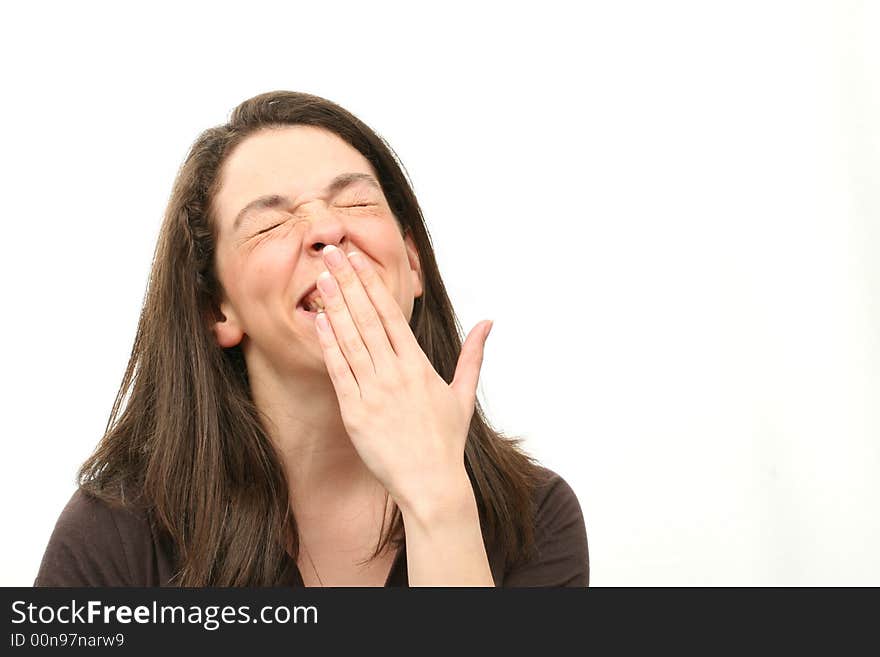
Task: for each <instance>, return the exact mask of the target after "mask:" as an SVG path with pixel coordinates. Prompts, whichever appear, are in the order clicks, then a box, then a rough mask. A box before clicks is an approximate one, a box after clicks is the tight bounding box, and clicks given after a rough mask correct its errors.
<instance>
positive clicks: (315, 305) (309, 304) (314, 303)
mask: <svg viewBox="0 0 880 657" xmlns="http://www.w3.org/2000/svg"><path fill="white" fill-rule="evenodd" d="M303 306H304V307H305V309H306V310H308V311H309V312H311V313H316V312H318V311H321V310H324V300H323V299H322V298H321V296H320V295H319V294H318V293H317V292H315V293H314V294H313V295H311V296H310V297H308V298H307V299H306V300H305V301H304V302H303Z"/></svg>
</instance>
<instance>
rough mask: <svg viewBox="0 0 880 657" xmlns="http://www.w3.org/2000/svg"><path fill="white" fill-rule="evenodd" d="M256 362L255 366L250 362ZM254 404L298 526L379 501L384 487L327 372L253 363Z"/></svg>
mask: <svg viewBox="0 0 880 657" xmlns="http://www.w3.org/2000/svg"><path fill="white" fill-rule="evenodd" d="M251 361H255V362H251ZM248 372H249V376H250V382H251V393H252V395H253V399H254V403H255V404H256V406H257V408H258V409H259V410H260V411H261V412H262V414H263V415H264V417H265V418H266V419H267V420H268V421H267V422H266V429H267V431H268V433H269V435H270V438H271V439H272V441H273V443H274V444H275V446H276V449H277V450H278V452H279V454H280V456H281V459H282V464H283V467H284V470H285V473H286V475H287V481H288V485H289V486H290V491H289V492H290V500H291V505H292V507H293V509H294V512H295V515H296V517H297V521H298V522H308V520H309V519H312V518H325V519H326V518H332V517H338V516H339V514H340V513H342V514H345V513H346V512H348V513H349V514H350V513H352V512H353V509H352V505H360V506H361V507H362V506H363V503H364V500H365V498H367V499H370V500H372V499H375V498H377V497H378V496H379V495H381V497H382V499H383V500H384V488H383V487H382V485H381V483H380V482H379V481H378V480H377V479H376V478H375V476H374V475H373V474H372V473H371V472H370V470H369V469H368V468H367V467H366V465H365V464H364V462H363V460H361V458H360V455H359V454H358V453H357V450H356V449H355V448H354V445H353V444H352V442H351V439H350V438H349V437H348V433H347V432H346V430H345V425H344V424H343V422H342V414H341V412H340V410H339V401H338V399H337V397H336V391H335V389H334V388H333V384H332V382H331V381H330V377H329V375H328V374H327V371H326V369H324V368H323V365H321V367H320V368H313V369H312V370H311V371H302V372H298V373H297V374H296V375H295V376H294V375H290V374H289V373H283V372H280V371H279V370H277V369H274V368H270V367H262V366H261V364H260V360H259V359H256V358H252V359H249V362H248Z"/></svg>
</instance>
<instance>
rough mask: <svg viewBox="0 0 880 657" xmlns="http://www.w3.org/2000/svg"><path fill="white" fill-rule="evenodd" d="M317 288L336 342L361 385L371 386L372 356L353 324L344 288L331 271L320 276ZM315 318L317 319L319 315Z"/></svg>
mask: <svg viewBox="0 0 880 657" xmlns="http://www.w3.org/2000/svg"><path fill="white" fill-rule="evenodd" d="M318 291H319V292H320V293H321V298H322V299H323V301H324V310H325V312H326V313H327V319H329V320H330V326H332V327H333V334H334V335H335V336H336V343H337V345H338V347H339V349H340V351H341V352H342V354H343V356H345V359H346V360H347V361H348V365H349V367H350V368H351V372H352V374H354V376H355V379H357V382H358V386H359V387H363V386H365V385H369V383H370V381H372V380H373V379H374V378H375V376H376V369H375V367H374V365H373V359H372V358H371V357H370V352H369V351H367V346H366V345H365V344H364V341H363V340H362V339H361V335H360V333H358V330H357V327H356V326H355V325H354V320H353V319H352V318H351V315H350V314H349V312H348V306H346V305H345V298H344V297H343V296H342V291H341V290H340V289H339V284H338V283H337V282H336V279H335V278H333V274H331V273H330V272H328V271H322V272H321V274H320V275H319V276H318ZM315 319H316V321H317V317H316V318H315Z"/></svg>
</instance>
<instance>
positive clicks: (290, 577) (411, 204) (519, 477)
mask: <svg viewBox="0 0 880 657" xmlns="http://www.w3.org/2000/svg"><path fill="white" fill-rule="evenodd" d="M490 328H491V323H490V322H481V323H479V324H478V325H477V326H476V327H474V329H472V330H471V332H470V334H469V335H468V337H467V339H466V340H465V342H464V344H463V345H462V343H461V342H460V338H459V333H458V328H457V322H456V319H455V316H454V313H453V310H452V307H451V304H450V302H449V298H448V297H447V294H446V290H445V288H444V286H443V282H442V280H441V278H440V274H439V272H438V270H437V264H436V262H435V260H434V255H433V252H432V248H431V244H430V239H429V236H428V232H427V230H426V228H425V225H424V221H423V218H422V214H421V210H420V208H419V205H418V202H417V201H416V198H415V196H414V195H413V192H412V190H411V188H410V186H409V184H408V182H407V180H406V179H405V177H404V175H403V173H402V171H401V168H400V167H399V165H398V164H397V161H396V159H395V157H394V156H393V155H392V151H391V150H390V149H389V148H388V146H387V145H386V144H385V142H384V141H383V140H382V139H381V138H380V137H379V136H377V135H376V134H375V133H374V132H373V131H372V130H370V128H368V127H367V126H366V125H364V124H363V123H362V122H361V121H359V120H358V119H357V118H356V117H354V116H353V115H351V114H350V113H349V112H347V111H346V110H344V109H343V108H341V107H339V106H337V105H335V104H333V103H331V102H329V101H327V100H325V99H322V98H318V97H315V96H311V95H308V94H302V93H292V92H273V93H266V94H262V95H259V96H256V97H254V98H251V99H250V100H247V101H245V102H244V103H242V104H241V105H239V106H238V107H237V108H236V109H235V110H234V111H233V113H232V116H231V118H230V121H229V122H228V123H227V124H226V125H222V126H219V127H215V128H212V129H209V130H207V131H205V132H204V133H203V134H202V135H201V136H200V137H199V138H198V139H197V141H196V142H195V144H194V146H193V147H192V149H191V151H190V153H189V155H188V157H187V159H186V161H185V162H184V164H183V166H182V168H181V170H180V172H179V174H178V177H177V180H176V182H175V185H174V189H173V192H172V196H171V200H170V202H169V205H168V209H167V212H166V215H165V220H164V223H163V226H162V229H161V233H160V236H159V243H158V246H157V249H156V254H155V258H154V262H153V270H152V275H151V278H150V283H149V289H148V292H147V296H146V300H145V303H144V307H143V311H142V314H141V318H140V323H139V325H138V331H137V336H136V338H135V344H134V348H133V350H132V355H131V359H130V361H129V364H128V368H127V370H126V373H125V376H124V378H123V382H122V385H121V387H120V390H119V393H118V395H117V398H116V402H115V404H114V406H113V410H112V412H111V416H110V421H109V422H108V425H107V431H106V433H105V435H104V438H103V439H102V441H101V443H100V445H99V446H98V448H97V450H96V451H95V453H94V454H93V455H92V456H91V458H89V460H88V461H87V462H86V463H85V464H84V465H83V467H82V468H81V470H80V473H79V490H78V491H77V492H76V493H75V494H74V495H73V497H72V499H71V500H70V502H69V503H68V505H67V507H65V509H64V511H63V512H62V514H61V517H60V519H59V521H58V524H57V526H56V528H55V531H54V533H53V535H52V537H51V539H50V542H49V546H48V548H47V550H46V554H45V555H44V558H43V562H42V565H41V567H40V571H39V573H38V575H37V578H36V582H35V584H36V585H45V586H89V585H98V586H100V585H104V586H108V585H109V586H115V585H119V586H140V585H180V586H247V585H249V586H277V585H284V584H289V585H299V586H303V585H305V586H313V585H318V586H382V585H391V586H407V585H409V586H434V585H449V586H495V585H498V586H586V585H587V584H588V573H589V566H588V556H587V542H586V531H585V529H584V521H583V516H582V514H581V510H580V507H579V505H578V501H577V498H576V497H575V495H574V493H573V492H572V490H571V488H570V487H569V486H568V485H567V483H566V482H565V481H564V480H563V479H561V478H560V477H559V476H558V475H556V474H555V473H553V472H551V471H550V470H547V469H545V468H542V467H541V466H540V465H538V464H537V463H536V462H535V461H534V459H532V458H531V457H529V456H527V455H525V454H524V453H523V452H522V451H520V449H519V447H518V443H519V442H520V441H519V440H511V439H508V438H505V437H503V436H502V435H500V434H499V433H498V432H496V431H494V430H493V429H491V428H490V426H489V423H488V422H487V420H486V419H485V418H484V417H483V414H482V410H481V409H480V407H479V404H477V403H476V399H475V395H476V387H477V380H478V376H479V370H480V366H481V363H482V357H483V345H484V343H485V340H486V337H487V335H488V331H489V329H490ZM124 402H125V403H124ZM123 407H124V408H123ZM475 411H476V412H475Z"/></svg>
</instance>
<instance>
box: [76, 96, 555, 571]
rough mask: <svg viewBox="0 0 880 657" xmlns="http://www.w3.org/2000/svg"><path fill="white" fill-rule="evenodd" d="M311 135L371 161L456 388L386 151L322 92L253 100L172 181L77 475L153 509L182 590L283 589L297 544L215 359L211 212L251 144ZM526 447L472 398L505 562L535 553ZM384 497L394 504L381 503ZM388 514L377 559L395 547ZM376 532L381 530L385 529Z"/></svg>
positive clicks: (406, 190)
mask: <svg viewBox="0 0 880 657" xmlns="http://www.w3.org/2000/svg"><path fill="white" fill-rule="evenodd" d="M285 125H311V126H316V127H321V128H324V129H327V130H330V131H332V132H333V133H335V134H336V135H338V136H339V137H340V138H342V139H343V140H344V141H346V142H347V143H348V144H350V145H351V146H352V147H354V148H355V149H357V150H358V151H359V152H360V153H361V154H363V156H364V157H365V158H366V159H367V160H368V161H369V162H370V163H371V164H372V165H373V167H374V168H375V171H376V173H377V175H378V178H379V181H380V183H381V185H382V189H383V191H384V193H385V196H386V198H387V200H388V203H389V205H390V207H391V210H392V212H393V213H394V215H395V217H397V219H398V221H399V222H400V224H401V227H402V229H403V230H404V231H405V233H408V234H410V235H411V236H412V238H413V240H414V242H415V244H416V246H417V248H418V255H419V262H420V264H421V269H422V276H423V282H424V285H423V287H424V291H423V294H422V296H421V297H418V298H416V299H415V302H414V306H413V312H412V319H411V322H410V326H411V328H412V330H413V333H414V335H415V336H416V338H417V339H418V342H419V344H420V345H421V347H422V349H423V350H424V352H425V354H426V355H427V356H428V358H429V359H430V361H431V363H432V364H433V365H434V368H435V369H436V370H437V372H438V373H439V374H440V375H441V376H442V377H443V379H444V380H445V381H446V382H447V383H451V381H452V377H453V374H454V372H455V365H456V362H457V359H458V356H459V353H460V350H461V344H462V340H461V337H460V333H461V331H460V325H459V323H458V321H457V319H456V317H455V313H454V311H453V309H452V304H451V303H450V301H449V297H448V296H447V293H446V289H445V287H444V285H443V281H442V279H441V277H440V272H439V271H438V269H437V263H436V261H435V258H434V252H433V248H432V246H431V242H430V237H429V235H428V231H427V229H426V227H425V223H424V218H423V217H422V212H421V209H420V207H419V204H418V202H417V201H416V197H415V195H414V194H413V191H412V189H411V187H410V184H409V182H408V180H407V178H406V177H404V173H403V171H402V169H401V165H399V164H398V159H397V157H396V154H393V150H392V149H391V148H390V147H389V146H388V145H387V143H386V142H385V141H384V140H383V139H382V138H381V137H380V136H379V135H377V134H376V133H375V132H373V131H372V130H371V129H370V128H369V127H367V126H366V125H365V124H364V123H362V122H361V121H360V120H359V119H357V118H356V117H355V116H353V115H352V114H351V113H349V112H348V111H347V110H345V109H343V108H342V107H339V106H338V105H336V104H334V103H332V102H330V101H328V100H326V99H323V98H319V97H317V96H313V95H309V94H304V93H295V92H289V91H276V92H270V93H264V94H260V95H258V96H255V97H254V98H251V99H249V100H246V101H244V102H243V103H241V104H240V105H239V106H238V107H236V108H235V109H234V110H233V112H232V115H231V117H230V119H229V121H228V122H227V123H226V124H224V125H220V126H217V127H214V128H210V129H208V130H206V131H205V132H203V133H202V134H201V135H200V136H199V137H198V139H196V141H195V143H194V144H193V146H192V148H191V149H190V151H189V154H188V155H187V157H186V160H185V161H184V163H183V165H182V166H181V168H180V170H179V172H178V175H177V178H176V180H175V182H174V187H173V189H172V193H171V198H170V200H169V203H168V207H167V209H166V212H165V217H164V221H163V224H162V227H161V230H160V233H159V240H158V244H157V246H156V251H155V255H154V258H153V264H152V271H151V275H150V280H149V285H148V289H147V294H146V297H145V300H144V305H143V309H142V311H141V315H140V321H139V323H138V328H137V334H136V336H135V340H134V347H133V348H132V352H131V357H130V359H129V362H128V366H127V368H126V371H125V375H124V376H123V380H122V384H121V385H120V388H119V392H118V394H117V396H116V400H115V402H114V404H113V409H112V411H111V413H110V418H109V420H108V422H107V428H106V431H105V434H104V437H103V438H102V440H101V442H100V444H99V445H98V447H97V449H96V450H95V452H94V454H93V455H92V456H91V457H90V458H89V459H88V460H87V461H86V462H85V463H84V464H83V466H82V467H81V469H80V471H79V483H80V487H81V489H82V490H83V491H84V492H86V493H88V494H91V495H94V496H96V497H98V498H100V499H103V500H104V501H106V502H108V503H110V504H113V505H131V506H137V507H139V508H143V509H145V510H146V511H147V512H148V514H149V517H150V518H151V519H152V521H153V522H154V523H155V525H156V527H157V529H158V530H159V531H160V532H161V533H162V535H163V536H165V537H167V538H168V539H169V540H170V541H171V545H172V546H173V548H174V550H175V552H176V557H177V562H178V567H179V570H178V571H177V573H176V574H175V576H174V578H173V579H174V581H173V582H171V583H174V584H178V585H181V586H273V585H278V584H280V583H282V577H283V573H284V572H285V569H286V567H287V566H288V564H289V559H290V556H289V555H288V554H287V549H288V547H289V548H290V549H291V550H292V552H293V558H296V557H297V555H298V550H299V541H298V532H297V531H296V519H295V516H294V510H293V509H291V508H290V501H289V498H288V482H287V480H286V476H285V471H284V469H283V467H282V463H281V459H280V457H279V455H278V453H277V452H276V450H275V447H274V446H273V443H272V441H271V440H270V438H269V435H268V433H267V432H266V430H265V429H264V426H265V424H264V422H263V420H262V419H261V414H260V412H259V411H258V409H257V407H256V406H255V404H254V402H253V399H252V397H251V394H250V385H249V382H248V374H247V368H246V367H245V362H244V357H243V355H242V352H241V348H240V346H236V347H231V348H227V349H224V348H222V347H220V346H219V345H218V344H217V342H216V340H215V338H214V335H213V333H212V331H211V330H210V326H211V323H212V321H213V320H214V318H216V317H217V313H218V312H219V301H220V297H221V292H222V290H221V287H220V283H219V280H218V278H217V275H216V271H215V258H214V248H215V244H216V233H217V229H216V220H215V216H214V211H213V208H212V201H213V199H214V198H215V195H216V192H217V189H218V185H219V179H220V175H219V174H220V171H221V167H222V165H223V163H224V161H225V159H226V157H227V156H228V155H229V154H230V153H231V152H232V150H233V149H234V148H235V147H236V146H237V145H238V144H240V143H241V142H242V141H243V140H244V139H246V138H247V137H248V136H249V135H251V134H253V133H254V132H256V131H258V130H261V129H264V128H271V127H275V126H285ZM520 442H522V439H521V438H518V439H513V438H509V437H506V436H503V435H502V434H501V433H500V432H499V431H497V430H495V429H493V428H492V427H491V426H490V424H489V422H488V420H487V419H486V418H485V416H484V415H483V411H482V409H481V407H480V404H479V400H477V403H476V408H475V411H474V415H473V418H472V420H471V424H470V429H469V432H468V437H467V442H466V446H465V466H466V469H467V472H468V476H469V477H470V480H471V483H472V484H473V488H474V493H475V497H476V500H477V506H478V509H479V514H480V521H481V527H482V531H483V536H484V540H485V541H486V547H487V549H491V548H492V547H494V548H495V549H497V550H500V551H501V552H502V553H503V554H504V555H505V556H504V559H505V566H507V565H509V564H512V563H515V562H518V561H520V560H522V559H526V558H528V556H529V555H530V554H531V551H532V549H533V546H534V536H533V523H534V512H535V510H534V509H533V504H532V491H533V488H534V486H535V485H536V484H537V483H538V480H539V470H538V465H537V463H536V462H535V460H534V459H533V458H532V457H531V456H529V455H527V454H526V453H525V452H524V451H523V450H522V449H521V448H520V446H519V443H520ZM386 500H387V496H386ZM402 520H403V519H402V516H401V514H400V510H399V509H397V508H396V506H394V508H393V516H392V520H391V523H390V525H389V527H388V529H387V530H386V531H384V532H382V531H380V540H379V544H378V545H377V548H376V552H375V553H374V554H373V557H375V556H377V555H378V554H380V553H381V551H382V549H384V548H385V547H387V546H388V544H389V542H393V543H394V544H395V545H398V546H399V545H401V544H402V541H404V540H405V537H403V536H402V534H403V532H402V529H403V522H402ZM383 529H385V527H384V525H383Z"/></svg>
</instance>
